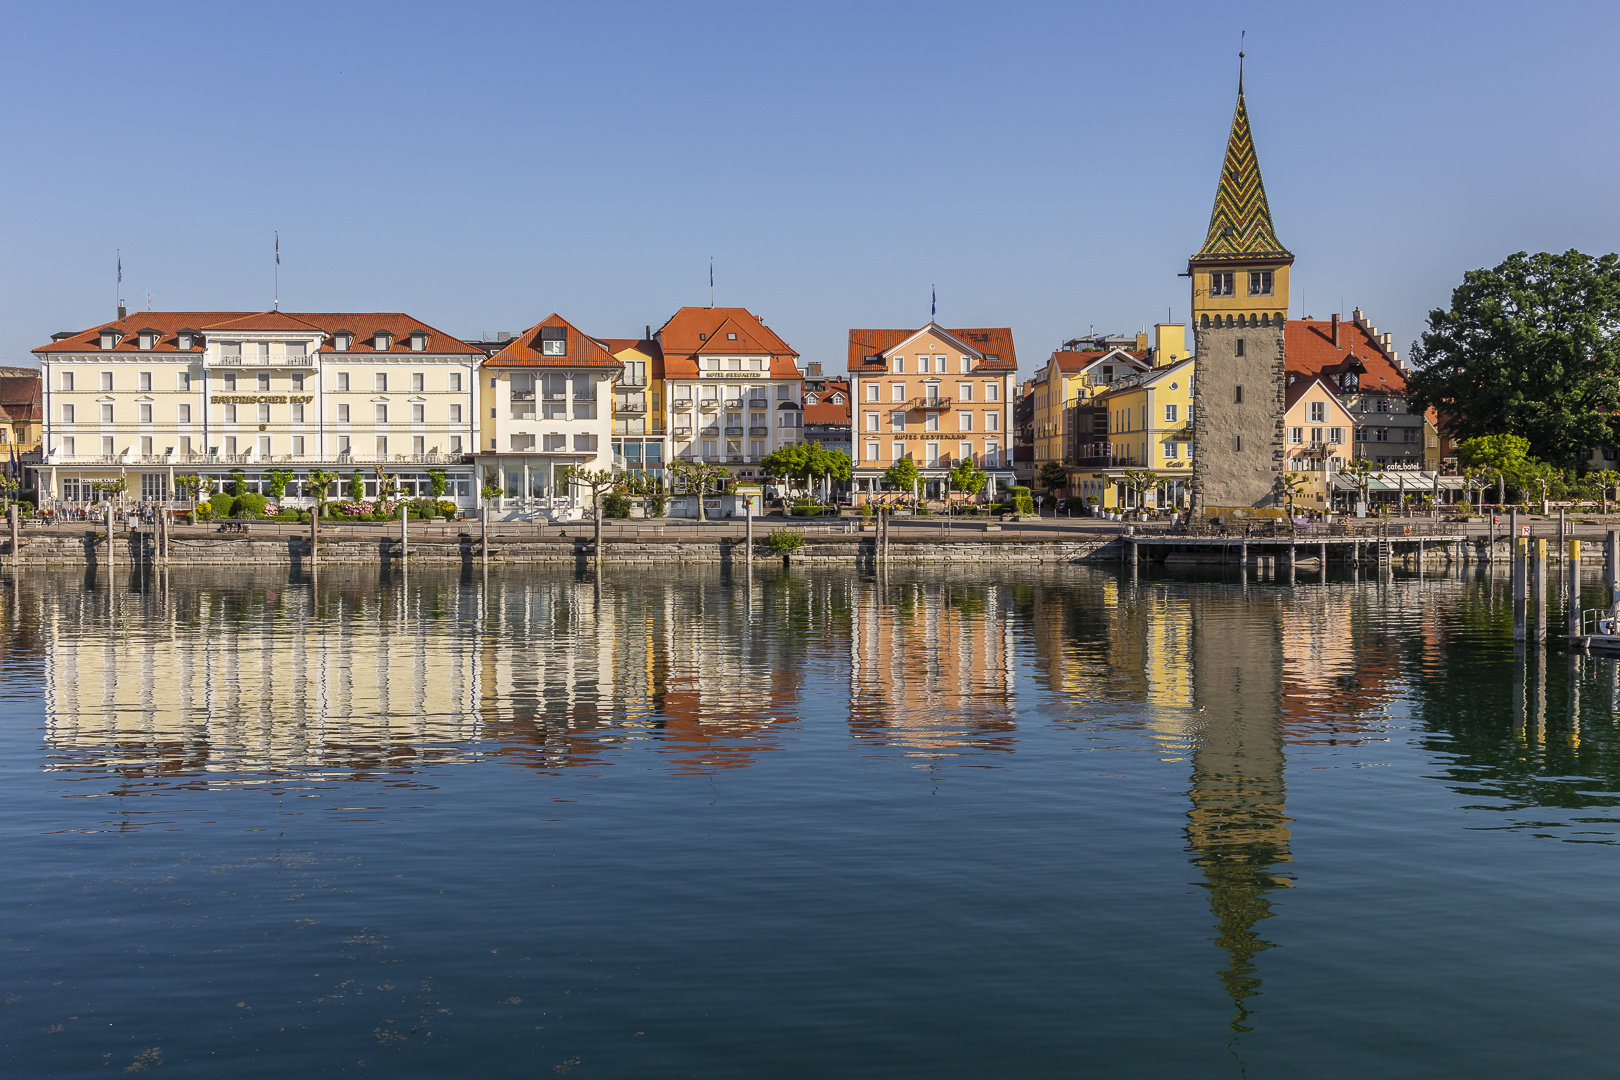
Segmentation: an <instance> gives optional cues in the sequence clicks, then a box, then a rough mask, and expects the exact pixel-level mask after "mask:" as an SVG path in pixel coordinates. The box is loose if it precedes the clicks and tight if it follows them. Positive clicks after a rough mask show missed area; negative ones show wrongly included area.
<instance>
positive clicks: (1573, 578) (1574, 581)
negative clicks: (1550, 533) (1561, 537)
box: [1569, 540, 1581, 638]
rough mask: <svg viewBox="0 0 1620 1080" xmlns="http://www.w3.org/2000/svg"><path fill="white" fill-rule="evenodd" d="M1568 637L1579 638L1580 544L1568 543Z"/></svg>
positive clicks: (1575, 542) (1577, 541)
mask: <svg viewBox="0 0 1620 1080" xmlns="http://www.w3.org/2000/svg"><path fill="white" fill-rule="evenodd" d="M1569 636H1570V637H1571V638H1578V637H1580V636H1581V542H1580V541H1579V540H1571V541H1570V542H1569Z"/></svg>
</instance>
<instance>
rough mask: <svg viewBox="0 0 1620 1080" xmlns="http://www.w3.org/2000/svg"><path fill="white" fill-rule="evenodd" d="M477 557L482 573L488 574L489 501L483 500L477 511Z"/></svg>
mask: <svg viewBox="0 0 1620 1080" xmlns="http://www.w3.org/2000/svg"><path fill="white" fill-rule="evenodd" d="M478 557H479V559H481V560H482V561H483V564H484V572H485V573H488V572H489V500H488V499H485V500H484V505H483V507H482V508H481V509H480V510H479V521H478Z"/></svg>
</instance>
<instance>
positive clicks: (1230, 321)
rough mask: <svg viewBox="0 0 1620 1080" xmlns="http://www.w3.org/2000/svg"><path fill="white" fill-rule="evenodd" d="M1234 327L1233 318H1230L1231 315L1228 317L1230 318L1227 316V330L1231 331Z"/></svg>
mask: <svg viewBox="0 0 1620 1080" xmlns="http://www.w3.org/2000/svg"><path fill="white" fill-rule="evenodd" d="M1232 325H1233V324H1232V316H1230V315H1228V316H1227V317H1226V328H1227V329H1228V330H1230V329H1232Z"/></svg>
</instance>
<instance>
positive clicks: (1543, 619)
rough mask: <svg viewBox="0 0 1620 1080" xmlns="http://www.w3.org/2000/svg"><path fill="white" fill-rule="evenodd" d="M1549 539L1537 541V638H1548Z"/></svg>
mask: <svg viewBox="0 0 1620 1080" xmlns="http://www.w3.org/2000/svg"><path fill="white" fill-rule="evenodd" d="M1547 563H1548V558H1547V541H1545V540H1537V541H1536V579H1535V592H1536V640H1537V641H1546V640H1547Z"/></svg>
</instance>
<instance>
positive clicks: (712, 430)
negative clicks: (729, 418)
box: [702, 424, 720, 439]
mask: <svg viewBox="0 0 1620 1080" xmlns="http://www.w3.org/2000/svg"><path fill="white" fill-rule="evenodd" d="M702 435H703V437H704V438H705V439H714V438H718V437H719V435H720V429H719V428H718V427H715V426H714V425H712V424H711V425H710V426H708V427H706V428H704V429H703V430H702Z"/></svg>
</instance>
